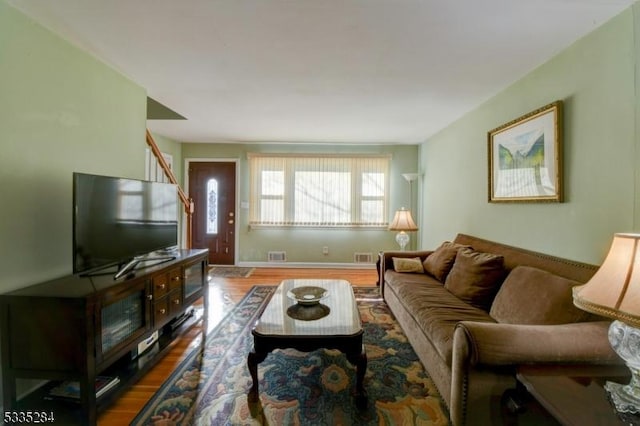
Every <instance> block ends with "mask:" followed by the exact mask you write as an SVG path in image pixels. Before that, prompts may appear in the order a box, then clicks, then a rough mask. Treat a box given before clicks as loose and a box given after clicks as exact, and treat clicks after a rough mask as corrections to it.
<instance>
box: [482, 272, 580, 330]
mask: <svg viewBox="0 0 640 426" xmlns="http://www.w3.org/2000/svg"><path fill="white" fill-rule="evenodd" d="M580 284H581V283H579V282H577V281H573V280H570V279H568V278H563V277H560V276H558V275H555V274H552V273H551V272H547V271H543V270H542V269H538V268H534V267H531V266H517V267H516V268H514V269H513V270H512V271H511V273H510V274H509V275H508V276H507V278H506V279H505V280H504V283H503V284H502V287H501V288H500V290H499V291H498V294H497V295H496V297H495V299H494V301H493V304H492V305H491V310H490V311H489V314H490V315H491V316H492V317H493V318H494V319H495V320H496V321H498V322H500V323H505V324H529V325H554V324H569V323H573V322H580V321H587V320H589V319H590V317H591V315H590V314H588V313H587V312H585V311H583V310H580V309H578V308H576V307H575V306H574V305H573V295H572V292H571V289H572V287H574V286H576V285H580Z"/></svg>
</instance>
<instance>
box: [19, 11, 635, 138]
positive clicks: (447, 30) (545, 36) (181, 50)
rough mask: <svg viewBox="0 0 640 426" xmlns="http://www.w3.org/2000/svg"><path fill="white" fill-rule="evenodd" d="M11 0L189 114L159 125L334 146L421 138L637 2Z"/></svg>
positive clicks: (158, 128) (189, 133)
mask: <svg viewBox="0 0 640 426" xmlns="http://www.w3.org/2000/svg"><path fill="white" fill-rule="evenodd" d="M8 1H9V2H10V3H11V4H13V5H14V6H15V7H17V8H18V9H20V10H22V11H23V12H24V13H26V14H27V15H29V16H31V17H33V19H35V20H36V21H38V22H40V23H42V24H43V25H44V26H45V27H48V28H50V29H51V30H53V31H54V32H55V33H58V34H60V35H61V36H62V37H64V38H66V39H68V40H70V41H71V42H72V43H74V44H76V45H78V46H80V47H82V48H83V49H85V50H87V51H89V52H91V53H92V54H93V55H94V56H96V57H97V58H99V59H100V60H102V61H104V62H105V63H107V64H109V65H111V66H112V67H114V68H115V69H117V70H118V71H120V72H122V73H123V74H124V75H126V76H128V77H129V78H131V79H132V80H133V81H135V82H136V83H138V84H139V85H141V86H142V87H144V88H145V89H146V90H147V93H148V95H149V96H150V97H152V98H153V99H155V100H157V101H159V102H161V103H162V104H164V105H166V106H167V107H169V108H171V109H173V110H174V111H176V112H177V113H179V114H181V115H183V116H185V117H186V118H187V120H153V121H149V123H148V126H149V128H150V129H151V130H153V131H154V132H158V133H160V134H162V135H165V136H168V137H171V138H174V139H176V140H179V141H190V142H235V141H243V142H326V143H419V142H422V141H424V140H425V139H426V138H428V137H429V136H430V135H433V134H434V133H435V132H437V131H439V130H440V129H442V128H443V127H445V126H447V125H448V124H450V123H451V122H453V121H454V120H456V119H457V118H459V117H461V116H462V115H463V114H465V113H466V112H468V111H470V110H472V109H473V108H475V107H477V106H478V105H480V104H481V103H482V102H483V101H485V100H487V99H489V98H490V97H491V96H492V95H494V94H496V93H497V92H499V91H500V90H502V89H504V88H506V87H507V86H508V85H509V84H511V83H513V82H515V81H517V80H518V79H519V78H521V77H522V76H524V75H526V74H527V73H528V72H529V71H531V70H532V69H534V68H535V67H537V66H539V65H541V64H542V63H544V62H545V61H547V60H548V59H549V58H551V57H552V56H553V55H555V54H557V53H559V52H560V51H561V50H563V49H564V48H566V47H567V46H569V45H570V44H572V43H573V42H574V41H575V40H577V39H578V38H580V37H582V36H583V35H585V34H587V33H589V32H590V31H592V30H594V29H595V28H597V27H598V26H600V25H602V24H603V23H604V22H605V21H607V20H609V19H610V18H612V17H613V16H615V15H616V14H618V13H619V12H621V11H622V10H624V9H625V8H627V7H628V6H630V5H631V4H632V3H633V2H634V0H530V1H524V0H448V1H445V0H134V1H132V0H55V1H46V0H8ZM552 100H554V99H549V101H552ZM511 118H514V117H505V119H511Z"/></svg>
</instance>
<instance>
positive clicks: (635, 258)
mask: <svg viewBox="0 0 640 426" xmlns="http://www.w3.org/2000/svg"><path fill="white" fill-rule="evenodd" d="M639 243H640V234H615V235H614V237H613V242H612V243H611V248H610V249H609V254H607V257H606V258H605V260H604V263H603V264H602V266H601V267H600V269H598V271H597V272H596V273H595V275H594V276H593V277H592V278H591V279H590V280H589V281H588V282H587V283H586V284H585V285H582V286H578V287H574V288H573V304H574V305H576V306H577V307H578V308H580V309H583V310H585V311H588V312H592V313H595V314H598V315H602V316H605V317H608V318H613V319H616V320H620V321H622V322H624V323H626V324H629V325H631V326H634V327H640V251H639V250H640V247H639Z"/></svg>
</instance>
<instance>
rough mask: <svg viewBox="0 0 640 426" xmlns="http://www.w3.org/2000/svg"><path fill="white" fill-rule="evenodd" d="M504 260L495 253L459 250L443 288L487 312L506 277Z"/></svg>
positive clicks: (468, 249)
mask: <svg viewBox="0 0 640 426" xmlns="http://www.w3.org/2000/svg"><path fill="white" fill-rule="evenodd" d="M503 261H504V259H503V257H502V256H500V255H497V254H491V253H482V252H478V251H475V250H473V249H470V248H464V249H461V250H460V251H458V255H457V256H456V260H455V262H454V264H453V268H451V272H450V273H449V275H448V276H447V280H446V281H445V285H444V286H445V288H446V289H447V290H449V291H450V292H451V293H453V294H454V295H455V296H457V297H458V298H460V299H461V300H463V301H464V302H467V303H469V304H471V305H473V306H475V307H477V308H480V309H484V310H486V311H488V310H489V308H490V307H491V302H493V298H494V297H495V295H496V293H497V291H498V288H499V286H500V284H501V283H502V280H503V279H504V276H505V270H504V267H503Z"/></svg>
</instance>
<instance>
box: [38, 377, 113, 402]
mask: <svg viewBox="0 0 640 426" xmlns="http://www.w3.org/2000/svg"><path fill="white" fill-rule="evenodd" d="M118 383H120V378H119V377H117V376H114V377H110V376H98V377H96V387H95V389H96V398H99V397H100V396H102V395H103V394H104V393H105V392H107V391H108V390H109V389H111V388H113V387H114V386H115V385H117V384H118ZM47 399H66V400H70V401H77V402H80V382H74V381H69V380H67V381H64V382H62V383H60V384H58V385H57V386H55V387H53V388H51V390H50V391H49V394H48V395H47Z"/></svg>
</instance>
